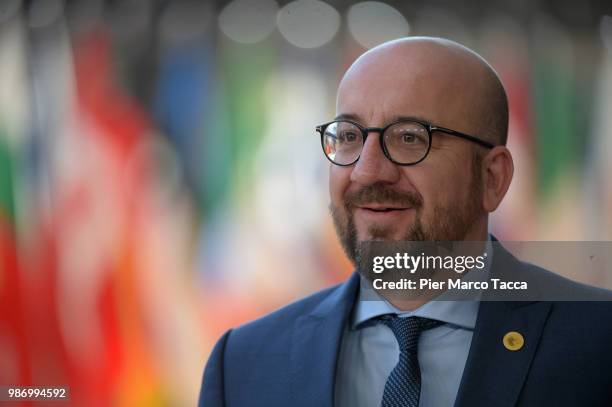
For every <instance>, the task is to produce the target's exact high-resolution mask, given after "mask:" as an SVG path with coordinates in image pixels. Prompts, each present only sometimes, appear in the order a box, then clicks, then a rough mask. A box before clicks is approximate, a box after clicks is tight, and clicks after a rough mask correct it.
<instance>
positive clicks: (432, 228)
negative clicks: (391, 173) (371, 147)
mask: <svg viewBox="0 0 612 407" xmlns="http://www.w3.org/2000/svg"><path fill="white" fill-rule="evenodd" d="M481 162H482V159H481V157H480V156H479V155H478V154H477V153H474V157H473V160H472V163H471V164H472V179H471V182H470V185H469V193H468V198H467V201H466V202H464V203H463V204H456V203H455V202H451V203H450V204H448V205H445V206H442V205H441V206H437V207H435V208H434V210H433V220H432V222H431V224H429V225H425V224H424V223H423V221H422V217H423V198H422V197H421V195H420V194H418V193H416V192H405V193H403V192H397V191H395V190H393V189H391V188H389V187H388V186H386V185H385V184H382V183H375V184H372V185H367V186H365V187H363V188H361V189H360V190H358V191H356V192H354V193H351V194H347V195H346V196H345V200H344V213H345V214H346V218H347V219H346V221H344V220H343V213H342V211H339V210H338V208H337V207H335V206H334V205H333V204H330V205H329V211H330V214H331V216H332V219H333V221H334V227H335V229H336V234H337V235H338V238H339V239H340V243H341V245H342V248H343V249H344V252H345V253H346V255H347V256H348V258H349V259H350V260H351V262H352V263H353V265H354V266H355V267H357V265H358V264H359V262H360V258H361V255H360V248H359V246H360V243H361V242H359V241H358V238H357V229H356V228H355V221H354V219H353V210H354V209H355V207H357V206H359V205H360V204H365V203H395V204H399V205H402V206H406V207H411V208H413V209H415V212H416V216H415V220H414V224H413V225H412V226H411V227H410V229H409V230H407V231H406V232H405V233H404V235H402V237H401V238H400V239H399V240H402V241H415V242H416V241H418V242H422V241H461V240H464V239H465V237H466V236H467V233H468V232H469V230H470V228H471V227H472V225H473V224H474V222H475V221H476V219H477V218H478V217H479V216H480V215H481V213H482V206H481V199H482V177H481V173H480V167H481ZM367 232H368V234H369V237H370V238H369V240H390V239H389V238H388V236H389V230H388V229H387V228H384V227H378V226H376V225H375V226H373V227H371V228H369V229H368V231H367Z"/></svg>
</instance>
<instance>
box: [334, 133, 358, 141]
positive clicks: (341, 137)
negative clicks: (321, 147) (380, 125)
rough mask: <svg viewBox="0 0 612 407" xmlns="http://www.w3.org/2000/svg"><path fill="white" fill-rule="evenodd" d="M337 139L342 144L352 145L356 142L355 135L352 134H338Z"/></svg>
mask: <svg viewBox="0 0 612 407" xmlns="http://www.w3.org/2000/svg"><path fill="white" fill-rule="evenodd" d="M338 139H339V140H340V141H341V142H343V143H354V142H356V141H357V134H356V133H352V132H343V133H340V135H339V136H338Z"/></svg>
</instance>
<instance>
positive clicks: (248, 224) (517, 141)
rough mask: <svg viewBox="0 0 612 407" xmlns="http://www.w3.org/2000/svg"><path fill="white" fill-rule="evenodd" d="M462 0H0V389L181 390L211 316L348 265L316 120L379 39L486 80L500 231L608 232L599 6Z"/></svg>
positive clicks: (251, 309)
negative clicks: (479, 64)
mask: <svg viewBox="0 0 612 407" xmlns="http://www.w3.org/2000/svg"><path fill="white" fill-rule="evenodd" d="M462 3H463V2H456V1H451V0H435V1H422V0H415V1H389V2H371V1H366V2H359V3H357V2H355V3H351V2H348V1H338V2H324V1H319V0H297V1H279V2H276V1H274V0H260V1H248V0H234V1H231V2H230V1H217V2H203V1H159V0H158V1H145V0H142V1H136V0H134V1H132V0H126V1H100V0H98V1H94V0H87V1H76V0H75V1H66V2H64V1H60V0H34V1H16V0H2V1H0V384H11V385H68V386H70V389H71V398H72V400H71V404H73V405H80V406H83V405H87V406H106V405H118V406H124V405H125V406H138V405H147V406H148V405H151V406H156V405H160V406H162V405H172V406H182V405H193V404H194V403H195V402H196V399H197V394H198V390H199V386H200V380H201V374H202V369H203V366H204V362H205V361H206V359H207V357H208V354H209V352H210V350H211V348H212V346H213V345H214V343H215V341H216V340H217V339H218V337H219V336H220V335H221V334H222V333H223V332H225V330H227V329H228V328H230V327H233V326H236V325H238V324H240V323H243V322H245V321H247V320H250V319H253V318H256V317H258V316H260V315H263V314H264V313H267V312H269V311H270V310H273V309H275V308H277V307H279V306H281V305H283V304H285V303H287V302H290V301H292V300H294V299H297V298H299V297H302V296H304V295H306V294H308V293H311V292H313V291H315V290H317V289H319V288H322V287H325V286H328V285H330V284H333V283H336V282H340V281H342V280H343V279H344V278H346V276H348V275H349V274H350V272H351V266H350V264H349V263H348V261H347V260H346V259H345V258H344V255H343V254H342V251H341V249H340V248H339V244H338V243H337V241H336V238H335V234H334V231H333V226H332V223H331V221H330V219H329V216H328V213H327V205H328V202H329V200H328V191H327V182H328V180H327V172H328V165H329V164H328V162H327V161H326V159H325V158H324V156H323V154H322V152H321V147H320V144H319V138H318V135H317V134H316V133H315V131H314V127H315V125H317V124H320V123H322V122H324V121H327V120H329V119H330V118H332V117H333V116H335V112H334V103H335V100H334V99H335V91H336V87H337V84H338V81H339V79H340V77H341V76H342V74H343V72H344V71H345V70H346V68H347V67H348V66H349V65H350V64H351V62H352V61H353V60H354V59H355V58H356V57H357V56H358V55H360V54H361V53H362V52H364V51H365V50H366V49H368V48H370V47H372V46H375V45H377V44H379V43H381V42H383V41H386V40H389V39H393V38H398V37H403V36H408V35H435V36H442V37H447V38H450V39H453V40H456V41H458V42H461V43H463V44H465V45H467V46H468V47H471V48H473V49H475V50H476V51H478V52H479V53H481V54H482V55H483V56H484V57H485V58H487V59H488V60H489V61H490V62H491V63H492V65H493V66H494V67H495V68H496V69H497V70H498V72H499V74H500V75H501V77H502V80H503V82H504V83H505V86H506V88H507V90H508V94H509V98H510V112H511V118H510V137H509V148H510V149H511V150H512V152H513V154H514V157H515V166H516V173H515V179H514V181H513V184H512V187H511V190H510V192H509V195H508V196H507V198H506V200H505V202H504V204H503V206H502V207H501V208H500V209H499V210H498V211H497V212H496V213H495V215H494V217H493V220H492V224H491V230H492V232H493V233H494V234H496V235H497V237H498V238H500V239H502V240H612V180H611V178H610V174H612V160H611V159H612V110H611V109H612V108H611V106H612V11H611V10H610V8H609V5H608V6H607V7H608V8H606V6H604V4H605V3H604V2H602V3H599V2H597V1H594V0H591V1H580V2H576V1H570V0H565V1H554V2H553V1H527V0H523V1H510V0H507V1H498V2H488V1H480V2H474V3H472V4H471V5H466V4H462ZM457 97H460V95H457ZM62 405H63V404H62Z"/></svg>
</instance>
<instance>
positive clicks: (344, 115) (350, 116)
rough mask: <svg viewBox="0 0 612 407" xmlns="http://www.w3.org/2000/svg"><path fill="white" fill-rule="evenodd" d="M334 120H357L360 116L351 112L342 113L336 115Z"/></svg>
mask: <svg viewBox="0 0 612 407" xmlns="http://www.w3.org/2000/svg"><path fill="white" fill-rule="evenodd" d="M334 120H352V121H354V122H359V121H360V118H359V116H358V115H356V114H353V113H342V114H339V115H338V116H336V117H335V118H334Z"/></svg>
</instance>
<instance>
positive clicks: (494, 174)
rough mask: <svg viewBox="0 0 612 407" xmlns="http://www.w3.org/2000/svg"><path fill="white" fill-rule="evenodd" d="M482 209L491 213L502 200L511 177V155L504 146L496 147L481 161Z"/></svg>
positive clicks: (512, 166) (512, 169)
mask: <svg viewBox="0 0 612 407" xmlns="http://www.w3.org/2000/svg"><path fill="white" fill-rule="evenodd" d="M481 171H482V183H483V194H482V207H483V209H485V210H486V211H487V212H493V211H494V210H495V209H497V207H498V206H499V204H500V203H501V201H502V200H503V199H504V196H505V195H506V192H508V188H509V187H510V182H511V181H512V175H513V174H514V163H513V162H512V154H510V150H508V149H507V148H506V147H505V146H496V147H494V148H493V149H492V150H491V151H489V153H488V154H487V155H486V156H485V157H484V158H483V160H482V168H481Z"/></svg>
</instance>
